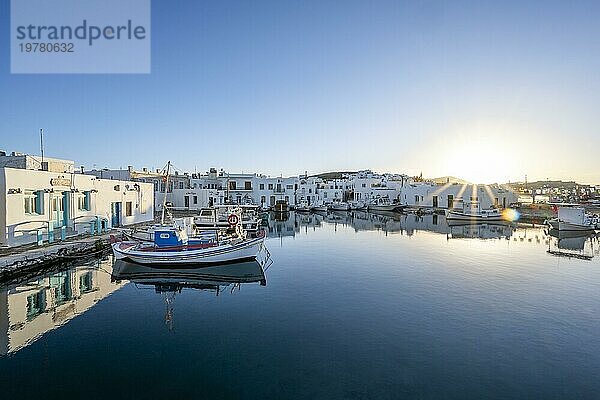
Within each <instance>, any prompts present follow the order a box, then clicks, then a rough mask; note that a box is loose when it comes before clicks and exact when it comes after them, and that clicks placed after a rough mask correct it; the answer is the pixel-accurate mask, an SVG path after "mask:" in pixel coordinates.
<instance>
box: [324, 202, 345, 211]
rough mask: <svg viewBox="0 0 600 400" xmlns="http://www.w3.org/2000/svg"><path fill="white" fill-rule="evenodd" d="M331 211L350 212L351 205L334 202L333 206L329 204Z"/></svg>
mask: <svg viewBox="0 0 600 400" xmlns="http://www.w3.org/2000/svg"><path fill="white" fill-rule="evenodd" d="M329 209H330V210H333V211H348V210H350V204H348V203H346V202H345V201H341V200H334V201H333V202H332V203H331V204H329Z"/></svg>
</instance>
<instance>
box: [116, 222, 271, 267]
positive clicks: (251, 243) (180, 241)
mask: <svg viewBox="0 0 600 400" xmlns="http://www.w3.org/2000/svg"><path fill="white" fill-rule="evenodd" d="M232 215H234V214H232ZM236 217H237V216H236ZM237 218H238V220H237V221H234V218H230V220H231V221H230V222H231V224H232V228H230V229H229V230H228V231H222V230H219V229H215V230H214V231H213V232H210V231H203V232H202V233H201V234H198V235H197V236H195V237H193V238H189V237H188V235H187V232H186V230H185V229H181V228H178V227H157V228H155V229H154V232H153V241H152V242H147V241H124V242H117V243H113V245H112V250H113V254H114V255H115V258H116V259H117V260H126V261H132V262H136V263H139V264H216V263H227V262H234V261H241V260H251V259H255V258H256V256H257V255H258V253H259V252H260V250H261V249H262V246H263V243H264V240H265V235H264V232H261V233H260V234H258V235H257V237H253V238H250V237H248V235H247V232H246V231H245V230H244V229H243V228H242V227H241V224H239V217H237ZM229 231H231V232H229Z"/></svg>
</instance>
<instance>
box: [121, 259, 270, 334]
mask: <svg viewBox="0 0 600 400" xmlns="http://www.w3.org/2000/svg"><path fill="white" fill-rule="evenodd" d="M270 264H271V260H270V258H267V259H265V260H262V261H261V262H259V261H255V260H253V261H245V262H238V263H229V264H221V265H214V266H202V267H198V268H194V267H193V266H189V265H186V266H184V267H181V268H156V267H152V266H147V265H141V264H135V263H130V262H127V261H121V260H117V261H115V264H114V265H113V274H112V279H113V281H115V282H120V281H122V280H127V281H129V282H132V283H134V284H136V285H137V286H138V287H141V288H143V287H144V286H147V287H154V290H155V292H156V293H158V294H162V295H163V296H164V298H165V304H166V311H165V324H166V325H167V327H168V328H169V330H173V306H174V300H175V295H176V294H177V293H181V291H182V290H183V289H196V290H204V291H210V292H214V293H215V295H216V296H219V295H220V294H221V293H223V292H225V291H226V289H227V288H229V292H230V293H234V292H235V291H239V290H240V289H241V286H242V284H249V283H259V284H260V285H261V286H266V284H267V280H266V278H265V270H266V269H268V268H269V266H270ZM263 266H264V268H263Z"/></svg>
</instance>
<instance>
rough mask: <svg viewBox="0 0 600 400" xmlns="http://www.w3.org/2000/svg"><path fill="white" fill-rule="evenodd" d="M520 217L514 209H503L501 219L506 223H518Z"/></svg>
mask: <svg viewBox="0 0 600 400" xmlns="http://www.w3.org/2000/svg"><path fill="white" fill-rule="evenodd" d="M520 217H521V213H519V212H518V211H517V210H515V209H514V208H506V209H504V211H502V218H504V219H505V220H506V221H510V222H514V221H518V220H519V218H520Z"/></svg>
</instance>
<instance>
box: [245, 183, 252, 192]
mask: <svg viewBox="0 0 600 400" xmlns="http://www.w3.org/2000/svg"><path fill="white" fill-rule="evenodd" d="M244 190H252V182H250V181H246V182H244Z"/></svg>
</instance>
